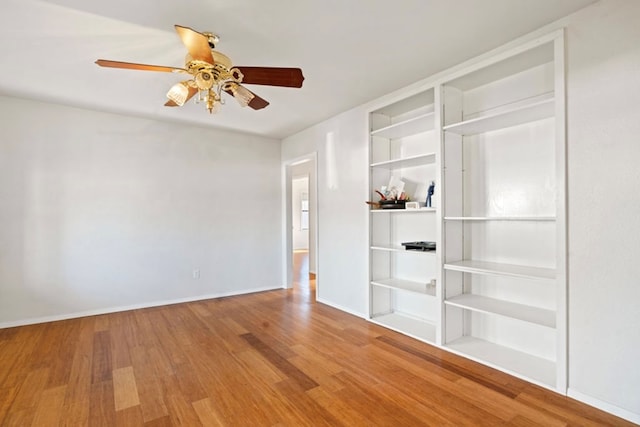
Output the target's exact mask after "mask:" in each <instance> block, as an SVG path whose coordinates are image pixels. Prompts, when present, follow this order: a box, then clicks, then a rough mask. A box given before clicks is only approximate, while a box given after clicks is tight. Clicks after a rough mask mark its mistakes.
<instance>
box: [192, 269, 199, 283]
mask: <svg viewBox="0 0 640 427" xmlns="http://www.w3.org/2000/svg"><path fill="white" fill-rule="evenodd" d="M193 278H194V280H198V279H199V278H200V269H198V268H196V269H195V270H193Z"/></svg>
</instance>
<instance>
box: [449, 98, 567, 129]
mask: <svg viewBox="0 0 640 427" xmlns="http://www.w3.org/2000/svg"><path fill="white" fill-rule="evenodd" d="M554 114H555V108H554V100H553V97H550V98H545V99H542V100H538V101H536V102H532V103H530V104H525V105H522V104H519V105H518V106H517V107H514V108H509V109H504V110H502V111H500V112H496V113H491V114H487V115H485V116H482V117H477V118H474V119H470V120H465V121H463V122H459V123H453V124H450V125H447V126H445V127H444V128H443V130H445V131H447V132H452V133H456V134H458V135H475V134H478V133H482V132H489V131H492V130H498V129H504V128H508V127H511V126H517V125H521V124H524V123H529V122H533V121H536V120H542V119H546V118H549V117H553V116H554Z"/></svg>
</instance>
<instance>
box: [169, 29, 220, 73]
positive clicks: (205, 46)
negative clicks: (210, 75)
mask: <svg viewBox="0 0 640 427" xmlns="http://www.w3.org/2000/svg"><path fill="white" fill-rule="evenodd" d="M175 27H176V31H177V32H178V35H179V36H180V39H181V40H182V43H184V45H185V47H186V48H187V50H188V51H189V55H191V57H192V58H193V59H197V60H200V61H204V62H207V63H209V64H213V55H211V48H210V47H209V39H208V38H207V36H205V35H204V34H202V33H199V32H197V31H196V30H193V29H191V28H189V27H181V26H180V25H176V26H175Z"/></svg>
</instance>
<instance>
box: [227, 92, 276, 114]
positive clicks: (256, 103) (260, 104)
mask: <svg viewBox="0 0 640 427" xmlns="http://www.w3.org/2000/svg"><path fill="white" fill-rule="evenodd" d="M245 89H247V88H246V87H245ZM247 90H248V91H249V92H251V91H250V90H249V89H247ZM225 92H227V93H228V94H229V95H231V96H234V95H233V92H231V91H230V90H228V89H227V90H225ZM251 94H252V95H253V99H252V100H251V101H249V104H247V106H248V107H251V108H253V109H254V110H262V109H263V108H264V107H266V106H267V105H269V102H268V101H267V100H266V99H264V98H260V97H259V96H258V95H256V94H255V93H253V92H251Z"/></svg>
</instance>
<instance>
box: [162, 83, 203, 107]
mask: <svg viewBox="0 0 640 427" xmlns="http://www.w3.org/2000/svg"><path fill="white" fill-rule="evenodd" d="M188 89H189V95H187V99H185V100H184V103H185V104H186V103H187V102H188V101H189V100H190V99H191V98H193V95H195V94H196V93H198V88H196V87H191V86H189V87H188ZM164 106H165V107H179V105H178V104H176V103H175V102H173V101H172V100H168V101H167V102H165V104H164Z"/></svg>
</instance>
